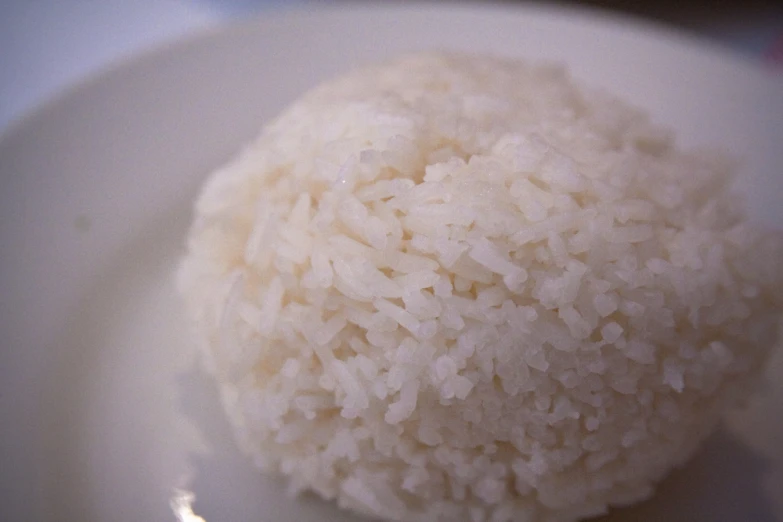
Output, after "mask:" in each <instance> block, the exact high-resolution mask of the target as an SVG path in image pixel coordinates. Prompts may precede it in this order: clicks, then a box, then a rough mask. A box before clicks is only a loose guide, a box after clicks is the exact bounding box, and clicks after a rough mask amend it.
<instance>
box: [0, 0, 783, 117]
mask: <svg viewBox="0 0 783 522" xmlns="http://www.w3.org/2000/svg"><path fill="white" fill-rule="evenodd" d="M324 1H326V0H321V3H323V2H324ZM748 2H749V3H748ZM304 3H305V0H5V1H4V2H2V5H0V130H2V129H4V128H5V127H7V126H8V124H9V123H11V122H12V121H14V120H16V119H19V118H21V117H23V115H24V114H25V113H26V112H27V111H29V110H31V109H32V108H33V107H35V106H36V105H38V104H40V103H42V102H44V101H46V100H47V99H49V98H51V97H52V96H54V95H55V94H56V93H57V92H58V91H61V90H62V89H64V88H67V87H68V86H71V85H74V84H76V83H78V82H79V81H80V80H82V79H83V78H84V77H86V76H88V75H90V74H92V73H94V72H95V71H97V70H99V69H101V68H102V67H104V66H106V65H107V64H109V63H111V62H113V61H116V60H118V59H122V58H125V57H127V56H130V55H132V54H135V53H137V52H139V51H142V50H145V49H149V48H151V47H153V46H155V45H158V44H161V43H164V42H167V41H171V40H174V39H176V38H178V37H181V36H183V35H185V34H188V33H190V32H193V31H196V30H199V29H204V28H208V27H213V26H216V25H219V24H221V23H225V22H229V21H231V20H235V19H238V18H242V17H247V16H263V13H265V12H269V11H271V10H275V9H289V8H295V7H301V6H302V5H303V4H304ZM315 3H318V2H315ZM582 3H585V1H584V0H583V1H582ZM586 3H588V4H592V5H597V6H599V7H601V8H605V9H614V10H625V11H629V10H630V11H631V12H632V13H633V14H635V15H637V16H642V17H647V18H651V19H655V20H658V21H661V22H664V23H668V24H670V25H675V26H679V27H681V28H683V29H685V30H688V31H691V32H693V33H696V34H701V35H703V36H704V37H706V38H712V39H714V40H717V41H719V42H722V43H724V44H726V45H727V46H729V47H733V48H735V49H737V50H739V51H741V52H744V53H747V54H750V55H753V56H754V57H755V58H757V59H762V58H763V57H764V56H765V55H767V56H768V57H771V56H772V55H773V54H774V53H773V52H772V51H771V49H773V48H775V47H776V45H777V48H778V49H779V51H778V54H783V40H781V39H780V36H781V35H783V8H778V7H776V5H777V3H776V2H767V1H766V0H747V2H746V3H742V5H743V6H745V7H743V8H738V7H737V6H738V5H739V2H737V3H736V4H737V5H735V6H734V8H733V9H732V8H731V7H729V8H721V9H716V8H714V7H713V5H714V4H712V3H705V2H700V1H699V0H677V1H671V0H655V1H649V2H636V3H629V2H625V1H619V0H586ZM312 4H313V2H310V4H308V5H312ZM629 4H633V6H634V7H633V8H630V9H629V7H628V5H629ZM729 5H730V6H731V4H729ZM776 42H777V44H776Z"/></svg>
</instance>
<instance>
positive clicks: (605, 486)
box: [179, 54, 783, 522]
mask: <svg viewBox="0 0 783 522" xmlns="http://www.w3.org/2000/svg"><path fill="white" fill-rule="evenodd" d="M730 181H731V169H730V168H728V167H727V166H726V163H725V162H724V161H723V160H721V159H720V158H715V157H714V156H710V155H708V154H697V153H689V152H683V151H680V150H678V149H677V148H676V147H675V146H674V145H673V144H672V140H671V136H670V135H669V133H668V132H666V131H664V130H662V129H660V128H657V127H654V126H652V125H651V124H650V123H649V122H648V119H647V117H646V116H645V115H644V114H643V113H641V112H640V111H638V110H635V109H633V108H630V107H628V106H626V105H624V104H623V103H621V102H619V101H617V100H615V99H613V98H611V97H608V96H605V95H603V94H600V93H595V92H589V91H587V90H584V89H581V88H578V87H576V86H574V85H573V84H572V82H571V81H570V79H569V78H568V76H567V75H566V74H565V73H564V72H563V71H562V70H561V69H560V68H555V67H533V66H530V65H528V64H525V63H520V62H517V61H510V60H500V59H494V58H488V57H478V56H463V55H446V54H420V55H413V56H408V57H404V58H402V59H400V60H398V61H396V62H394V63H391V64H389V65H384V66H380V67H376V68H372V69H366V70H362V71H358V72H354V73H352V74H349V75H347V76H345V77H342V78H340V79H337V80H335V81H332V82H330V83H327V84H325V85H323V86H321V87H319V88H317V89H315V90H314V91H312V92H310V93H309V94H307V95H306V96H305V97H304V98H303V99H302V100H300V101H299V102H297V103H296V104H295V105H293V106H292V107H291V108H289V109H288V110H287V111H286V112H285V113H284V114H283V115H282V116H280V118H279V119H277V120H276V121H274V122H272V123H271V124H270V125H269V126H268V127H267V128H266V129H265V130H264V131H263V133H262V134H261V136H260V138H259V139H258V140H257V141H255V142H254V143H253V144H251V145H250V146H249V147H248V148H247V149H246V150H245V151H244V153H242V154H241V155H240V156H239V157H238V158H237V159H236V160H235V161H233V162H231V163H230V164H229V165H228V166H226V167H225V168H223V169H221V170H219V171H217V172H216V173H215V174H214V175H212V177H211V178H210V179H209V181H208V182H207V184H206V186H205V188H204V190H203V193H202V194H201V197H200V198H199V199H198V202H197V204H196V220H195V224H194V226H193V228H192V231H191V234H190V237H189V242H188V253H187V255H186V257H185V259H184V261H183V263H182V266H181V269H180V273H179V282H180V288H181V290H182V292H183V294H184V296H185V300H186V304H187V307H188V310H189V313H190V316H191V317H192V319H193V321H194V324H195V325H196V328H197V332H198V336H199V340H200V342H201V343H202V344H203V349H204V353H205V355H206V360H207V364H208V367H209V369H210V370H211V371H212V372H213V373H214V375H215V377H216V378H217V380H218V382H219V384H220V386H221V389H222V393H223V398H224V400H225V404H226V408H227V410H228V412H229V415H230V417H231V420H232V422H233V424H234V425H235V428H236V432H237V435H238V438H239V441H240V443H241V445H242V447H243V448H244V449H245V450H246V451H247V452H248V453H249V454H250V455H252V457H253V459H254V460H255V462H257V463H258V465H260V466H261V467H263V468H264V469H267V470H272V471H277V472H281V473H282V474H284V475H287V476H288V477H289V478H290V484H291V487H292V489H293V490H296V491H298V490H302V489H311V490H314V491H316V492H317V493H319V494H320V495H322V496H323V497H325V498H329V499H335V498H336V499H337V501H338V502H339V504H340V505H341V506H344V507H346V508H350V509H353V510H356V511H359V512H362V513H366V514H370V515H375V516H378V517H381V518H384V519H388V520H405V521H427V522H431V521H436V520H442V521H472V522H479V521H492V522H505V521H537V522H542V521H550V520H558V521H566V520H575V519H578V518H582V517H587V516H591V515H595V514H599V513H602V512H604V511H605V510H606V509H607V506H609V505H623V504H628V503H632V502H636V501H638V500H640V499H643V498H645V497H647V496H649V495H650V494H651V492H652V490H653V487H654V484H655V482H656V481H657V480H659V479H660V478H661V477H662V476H663V475H665V474H666V473H667V472H668V471H669V470H671V469H672V467H674V466H676V465H678V464H680V463H682V462H683V461H684V460H685V459H687V458H688V457H689V455H691V453H692V452H693V451H694V449H695V448H696V447H697V445H698V444H699V442H700V441H701V440H702V439H703V438H704V437H705V436H706V435H707V434H708V433H709V432H710V431H711V430H712V429H713V427H714V426H715V424H716V422H717V421H718V419H719V415H720V413H721V411H722V410H724V409H725V407H726V406H727V405H729V404H730V403H732V402H734V401H736V400H737V399H738V398H739V397H741V396H742V395H743V393H744V392H743V390H744V388H745V384H746V383H748V381H749V380H751V378H752V377H753V376H754V375H755V374H756V373H757V370H758V369H759V367H760V365H761V363H762V361H763V358H764V355H765V353H766V352H767V350H768V348H769V347H770V346H771V345H772V344H773V343H774V342H775V341H776V339H777V334H778V322H779V319H780V317H781V305H783V303H781V298H780V295H781V291H783V285H781V277H780V271H779V269H778V263H779V262H780V260H781V259H783V255H781V253H782V252H783V249H782V248H781V242H780V241H779V240H778V239H777V238H776V237H773V236H772V235H770V234H765V233H762V232H760V231H758V230H756V229H755V228H753V227H752V226H751V225H750V224H748V223H747V222H746V220H745V218H744V216H743V214H742V212H741V209H740V208H739V205H738V204H737V199H736V198H735V197H734V196H733V195H732V194H731V193H730V191H729V184H730Z"/></svg>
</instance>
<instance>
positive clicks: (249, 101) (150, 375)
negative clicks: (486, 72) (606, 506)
mask: <svg viewBox="0 0 783 522" xmlns="http://www.w3.org/2000/svg"><path fill="white" fill-rule="evenodd" d="M433 47H437V48H449V49H463V50H473V51H490V52H494V53H497V54H503V55H518V56H524V57H528V58H533V59H541V58H546V59H557V60H562V61H565V62H566V63H568V64H569V66H570V67H571V69H572V71H573V73H574V74H575V75H576V76H577V77H579V78H581V79H582V80H584V81H586V82H587V83H589V84H592V85H595V86H599V87H605V88H608V89H610V90H612V91H614V92H615V93H618V94H620V95H622V96H624V97H626V98H628V99H629V100H632V101H633V102H635V103H636V104H638V105H641V106H643V107H645V108H647V109H648V110H649V111H650V112H652V113H653V115H654V117H655V119H657V120H658V121H660V122H663V123H666V124H669V125H671V126H672V127H674V128H675V129H676V130H677V131H678V133H679V136H680V138H681V140H682V142H683V143H686V144H699V143H711V144H717V145H722V146H725V147H726V148H727V149H728V150H729V151H731V152H734V153H735V154H738V155H739V156H740V157H742V158H744V159H745V160H746V162H745V164H744V167H745V172H746V174H747V176H748V177H747V179H748V180H749V181H748V183H747V186H748V187H749V189H750V190H749V193H750V198H751V201H752V202H753V204H754V205H755V210H754V213H755V215H756V216H757V217H758V218H760V219H763V220H765V221H767V222H768V223H772V224H778V225H781V224H783V209H782V208H781V206H780V205H778V204H777V201H778V199H779V198H780V197H781V195H783V190H782V189H783V175H780V174H781V173H780V170H781V167H780V166H781V164H783V161H782V156H781V151H780V149H781V148H783V147H782V146H783V83H782V82H781V81H780V79H779V78H778V79H776V78H773V77H772V76H771V75H767V74H765V73H764V72H763V71H762V70H761V69H760V68H759V67H757V66H755V65H752V64H748V63H744V62H742V61H740V60H739V59H737V58H734V57H732V56H727V55H725V54H723V53H722V52H721V51H719V50H716V49H713V48H710V47H708V46H705V45H703V44H701V43H699V42H695V41H691V40H690V39H688V38H684V37H682V36H679V35H677V34H672V33H669V32H665V31H661V30H659V29H656V28H653V27H649V26H647V25H643V24H639V23H637V22H631V21H628V20H625V19H614V18H613V19H607V18H604V17H602V16H598V15H594V14H591V13H588V12H582V11H570V10H562V9H559V8H558V9H554V8H540V7H538V8H532V7H500V6H465V5H460V6H459V7H456V6H450V5H437V6H436V5H429V6H398V7H374V8H371V7H367V8H365V7H356V6H351V7H342V8H332V9H328V10H323V11H316V12H300V13H289V14H281V15H275V16H269V17H266V18H265V19H260V20H258V21H253V22H251V23H246V24H243V25H239V26H233V27H228V28H226V29H224V30H220V31H217V32H214V33H208V34H203V35H200V36H198V37H194V38H192V39H190V40H189V41H185V42H183V43H180V44H177V45H174V46H171V47H169V48H165V49H161V50H159V51H158V52H155V53H152V54H148V55H146V56H143V57H141V58H139V59H137V60H134V61H132V62H129V63H125V64H122V65H121V66H118V67H116V68H114V69H113V70H110V71H107V72H106V73H105V74H103V75H101V76H99V77H97V78H94V79H92V80H91V81H89V82H87V83H85V84H83V85H82V86H80V87H79V88H77V89H74V90H72V91H70V92H68V93H66V94H64V95H63V96H61V97H60V98H59V99H57V100H56V101H54V102H52V103H50V104H48V105H46V106H45V107H43V108H41V109H40V110H38V111H37V112H35V113H34V114H32V115H31V116H30V117H29V118H27V119H26V120H24V121H22V122H20V123H19V124H17V125H15V126H14V127H12V128H11V129H10V130H8V131H7V132H6V133H5V134H4V135H3V136H2V138H1V139H0V176H1V177H0V312H2V313H0V333H2V343H3V344H2V347H1V348H0V459H1V460H0V499H2V500H0V520H3V521H17V520H30V521H50V520H51V521H55V520H56V521H80V522H88V521H93V520H95V521H99V520H100V521H103V520H111V521H115V522H120V521H126V520H127V521H139V520H145V521H152V520H161V521H163V520H174V514H173V513H172V510H171V508H170V506H169V501H170V499H171V498H172V495H173V494H174V488H176V487H189V488H191V489H192V490H194V491H195V493H196V494H197V496H198V500H197V501H196V503H195V510H196V512H198V513H199V514H200V515H201V516H203V517H204V518H205V519H206V520H207V521H209V522H216V521H229V522H243V521H255V522H287V521H288V522H316V521H318V522H321V521H325V520H347V519H348V518H347V517H346V516H345V515H344V514H342V513H339V512H338V511H337V510H336V509H335V508H334V507H333V506H331V505H329V504H326V503H322V502H320V501H317V500H315V499H312V498H305V499H302V500H297V501H293V500H289V499H287V498H286V497H285V496H284V495H282V494H281V492H282V489H281V487H280V486H279V484H277V483H276V482H274V481H273V480H271V479H266V478H263V477H261V476H259V474H258V473H256V471H255V470H254V469H253V468H252V466H251V465H250V464H248V463H247V462H246V461H245V459H244V458H243V457H242V456H241V455H239V454H238V453H237V451H236V450H235V448H234V446H233V443H232V440H231V434H230V431H229V429H228V427H227V424H226V421H225V420H224V418H223V416H222V412H221V410H220V407H219V405H218V403H217V399H216V395H215V388H214V386H213V385H212V384H211V382H210V381H209V380H208V379H206V378H205V377H204V376H203V375H201V374H200V373H199V372H198V371H196V370H195V369H194V366H193V362H192V360H190V358H189V357H188V355H187V354H188V353H189V349H188V343H187V338H186V336H185V334H184V331H183V330H184V329H183V320H182V316H181V312H180V307H179V303H178V301H177V298H176V295H175V294H174V292H173V287H172V277H171V276H172V270H173V268H174V266H175V263H176V260H177V257H178V255H179V254H180V253H181V250H182V248H181V245H182V243H183V237H184V234H185V231H186V227H187V224H188V220H189V205H190V201H191V200H192V198H193V197H194V195H195V193H196V190H197V187H198V185H199V183H200V182H201V180H202V179H203V178H204V176H205V175H206V174H207V173H208V172H209V171H210V170H211V169H213V168H214V167H216V166H218V165H219V164H220V163H221V162H223V161H224V160H226V159H227V158H228V157H229V156H230V155H231V154H232V153H234V152H235V151H236V150H237V149H238V148H239V147H240V146H241V145H242V144H243V143H244V142H245V141H246V140H248V139H249V138H250V137H252V136H253V135H254V134H255V133H256V132H257V131H258V129H259V128H260V127H261V125H262V124H263V123H264V122H266V121H268V120H269V118H270V117H272V116H273V115H275V114H276V113H277V112H278V111H279V110H280V109H281V108H282V107H283V105H284V104H286V103H287V102H289V101H291V100H293V99H294V98H295V97H296V96H298V95H299V94H300V93H302V92H303V91H304V90H305V89H307V88H309V87H311V86H312V85H314V84H315V83H317V82H318V81H319V80H321V79H323V78H325V77H327V76H330V75H333V74H335V73H338V72H341V71H345V70H346V69H349V68H351V67H353V66H355V65H358V64H362V63H367V62H371V61H376V60H378V59H382V58H384V57H387V56H389V55H392V54H395V53H397V52H399V51H404V50H411V49H424V48H433ZM778 413H779V412H778ZM774 415H777V414H776V413H775V414H773V412H767V413H765V415H764V416H768V417H770V418H773V417H774ZM779 416H780V415H779ZM769 465H770V464H769V463H768V462H766V461H764V460H763V459H762V458H761V457H758V456H755V454H753V453H752V452H751V451H750V450H748V449H746V448H745V447H744V446H742V445H740V444H739V443H738V442H736V441H735V440H734V439H733V438H731V437H730V436H728V435H727V434H726V433H725V432H723V433H721V434H718V435H717V436H715V437H713V438H712V439H711V440H710V441H709V443H708V444H707V446H706V449H705V450H704V451H703V452H702V453H701V454H700V455H699V456H698V457H697V458H696V460H695V461H694V463H692V464H691V465H689V466H688V467H687V468H686V469H685V470H684V471H682V472H679V473H678V474H675V476H674V477H673V478H672V479H670V480H668V481H667V482H665V483H664V484H663V486H662V487H661V491H660V494H659V495H658V496H657V497H656V500H654V501H652V502H649V503H647V504H645V505H644V506H642V507H641V508H635V509H634V510H631V511H627V510H625V511H622V510H621V511H618V512H617V513H615V514H614V515H613V517H616V519H617V520H664V519H666V520H671V521H686V520H712V521H716V520H727V521H728V520H738V521H739V520H743V521H744V520H754V521H759V522H761V521H769V520H773V515H772V508H771V505H770V503H769V500H768V497H766V496H764V495H763V493H762V488H761V487H760V486H759V481H760V480H761V478H760V477H761V475H762V474H763V473H764V472H765V470H767V468H769ZM183 520H184V518H183Z"/></svg>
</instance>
